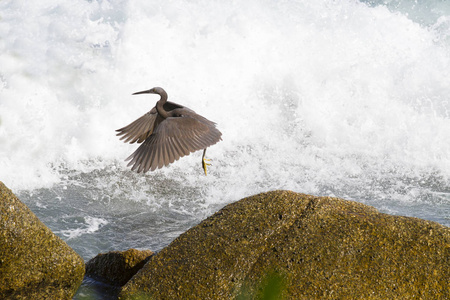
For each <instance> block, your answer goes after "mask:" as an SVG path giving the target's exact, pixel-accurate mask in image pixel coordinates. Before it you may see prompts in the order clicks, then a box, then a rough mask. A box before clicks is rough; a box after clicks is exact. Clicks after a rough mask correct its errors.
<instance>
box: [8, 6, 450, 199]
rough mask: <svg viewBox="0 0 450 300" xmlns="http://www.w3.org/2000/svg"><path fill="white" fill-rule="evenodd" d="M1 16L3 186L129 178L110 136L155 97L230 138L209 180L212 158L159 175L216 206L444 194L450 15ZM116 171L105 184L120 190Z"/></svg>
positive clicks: (318, 9) (129, 10)
mask: <svg viewBox="0 0 450 300" xmlns="http://www.w3.org/2000/svg"><path fill="white" fill-rule="evenodd" d="M0 11H1V22H0V37H1V39H0V49H1V51H0V66H1V67H0V81H1V84H0V97H1V98H0V180H2V181H4V182H5V183H6V184H7V185H8V186H9V187H11V188H13V189H16V190H27V189H34V188H40V187H46V186H47V187H48V186H51V185H52V184H54V183H58V182H59V181H60V180H61V178H62V175H61V174H64V172H66V171H67V170H75V171H77V172H85V173H86V172H91V171H93V170H108V169H110V168H111V166H116V165H117V166H118V170H120V171H125V170H126V166H125V163H123V162H122V160H123V159H124V158H125V157H127V156H128V155H129V154H130V153H131V152H132V151H134V148H135V146H134V145H133V146H131V145H126V144H123V143H122V142H120V141H119V140H118V139H117V138H116V137H115V135H114V129H116V128H120V127H121V126H123V125H126V124H128V123H129V122H130V121H132V120H134V119H135V118H136V117H139V116H140V115H142V114H143V113H144V112H146V111H147V110H149V109H150V108H151V107H152V106H153V105H154V102H155V101H156V100H157V98H156V97H152V96H131V93H132V92H136V91H140V90H143V89H147V88H150V87H153V86H162V87H164V88H165V89H166V90H167V91H168V93H169V98H170V99H171V100H172V101H174V102H178V103H181V104H184V105H186V106H188V107H190V108H192V109H194V110H195V111H197V112H198V113H200V114H202V115H204V116H206V117H208V118H209V119H211V120H213V121H215V122H217V123H218V127H219V129H220V130H221V131H222V133H223V142H221V143H219V144H217V145H216V146H214V147H211V148H210V149H209V150H208V152H207V154H208V156H209V157H211V158H213V160H214V161H213V166H212V167H211V168H210V175H209V176H208V177H204V176H202V173H201V172H202V170H201V169H200V167H199V161H200V154H197V155H191V156H189V157H186V158H183V159H181V160H180V161H178V162H176V163H175V164H173V165H172V166H171V167H170V168H167V169H164V170H160V171H157V173H155V174H158V176H166V178H176V180H179V181H181V182H183V183H184V184H185V185H187V186H192V187H195V186H204V185H209V186H207V187H205V188H203V189H202V192H201V193H202V196H203V198H205V199H206V201H207V202H208V203H215V202H217V201H229V200H230V199H238V198H239V197H242V196H245V195H248V194H252V193H256V192H259V191H265V190H269V189H281V188H283V189H293V190H296V191H303V192H309V193H316V194H329V195H336V196H342V197H345V196H348V197H358V195H365V196H366V197H370V196H373V195H374V193H378V194H377V195H376V196H377V197H379V198H383V197H387V198H389V197H393V194H398V195H400V194H401V195H402V196H403V193H404V194H406V195H408V192H406V191H405V192H404V191H403V189H404V190H408V189H409V187H411V189H412V188H417V186H418V185H420V184H419V183H412V184H411V180H420V178H425V179H424V180H427V179H426V178H427V177H426V176H428V175H430V174H431V175H433V176H434V177H436V178H440V179H442V180H443V181H444V182H448V178H449V175H450V151H449V145H450V134H449V133H450V102H449V96H448V95H450V81H449V80H448V78H450V76H449V75H450V74H449V73H450V71H449V70H450V51H449V45H448V43H447V40H448V37H449V36H450V34H449V31H447V29H448V28H449V27H446V25H445V24H448V23H446V21H445V20H447V19H446V18H447V17H448V16H447V17H446V16H443V15H441V16H440V17H439V18H438V20H437V19H433V20H431V19H427V22H425V23H423V24H419V23H417V20H412V19H410V18H408V17H407V16H405V15H403V14H401V13H398V12H393V11H390V10H389V9H388V8H386V7H384V6H372V7H370V6H367V5H366V4H363V3H360V2H356V1H351V0H348V1H326V0H319V1H281V2H280V1H268V0H267V1H245V2H242V1H241V2H236V1H226V2H218V1H189V2H186V1H110V2H108V1H78V2H67V3H60V2H57V1H54V0H46V1H39V2H36V3H34V2H33V3H29V2H24V1H2V2H0ZM414 21H416V22H414ZM118 162H119V163H118ZM108 172H109V171H108ZM112 173H113V174H114V176H111V177H109V178H108V179H105V180H106V181H110V182H109V183H108V184H105V182H103V183H100V182H98V185H99V186H108V187H110V188H111V189H112V190H114V189H115V191H116V192H119V191H117V190H120V186H121V185H120V184H121V181H122V179H121V175H120V173H119V175H117V173H116V172H115V171H114V172H112ZM424 174H425V175H424ZM431 175H430V176H431ZM424 176H425V177H424ZM148 178H149V180H150V182H151V180H152V175H148ZM392 178H397V179H392ZM417 178H419V179H417ZM402 180H403V181H402ZM408 180H409V183H405V182H406V181H408ZM116 183H117V184H116ZM408 184H409V185H408ZM149 185H150V186H151V183H149ZM395 185H397V186H401V187H400V188H395V187H393V186H395ZM131 189H132V191H129V194H130V195H132V194H133V193H134V192H136V194H139V193H140V191H139V189H140V187H139V186H137V187H133V188H131ZM145 189H148V187H145ZM136 190H138V191H136ZM121 193H123V191H121ZM412 197H413V196H411V197H410V198H408V199H412ZM187 199H188V200H189V201H191V200H192V199H189V197H187ZM218 199H221V200H218ZM158 205H159V204H158Z"/></svg>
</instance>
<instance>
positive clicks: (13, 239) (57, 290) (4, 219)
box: [0, 182, 84, 299]
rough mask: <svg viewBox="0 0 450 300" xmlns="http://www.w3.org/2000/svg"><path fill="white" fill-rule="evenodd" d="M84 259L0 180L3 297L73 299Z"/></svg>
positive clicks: (0, 270)
mask: <svg viewBox="0 0 450 300" xmlns="http://www.w3.org/2000/svg"><path fill="white" fill-rule="evenodd" d="M83 275H84V261H83V259H82V258H81V257H80V256H79V255H78V254H77V253H75V251H73V250H72V249H71V248H70V247H69V246H68V245H67V244H66V243H65V242H64V241H63V240H61V239H60V238H59V237H57V236H56V235H54V234H53V233H52V232H51V230H50V229H49V228H47V227H46V226H45V225H44V224H43V223H42V222H41V221H39V219H38V218H37V217H36V216H35V215H34V214H33V213H32V212H31V210H30V209H29V208H28V207H27V206H26V205H25V204H23V203H22V202H20V200H19V199H17V197H16V196H15V195H14V194H13V193H12V192H11V191H10V190H9V189H8V188H7V187H6V186H5V185H4V184H3V183H2V182H0V278H1V280H0V299H72V297H73V295H74V294H75V292H76V290H77V288H78V287H79V286H80V284H81V281H82V280H83Z"/></svg>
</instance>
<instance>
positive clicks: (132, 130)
mask: <svg viewBox="0 0 450 300" xmlns="http://www.w3.org/2000/svg"><path fill="white" fill-rule="evenodd" d="M162 120H163V118H161V116H159V115H158V114H157V112H156V108H153V109H152V110H151V111H149V112H148V113H146V114H145V115H143V116H142V117H140V118H139V119H137V120H136V121H134V122H132V123H130V124H129V125H127V126H125V127H123V128H120V129H117V130H116V131H117V132H118V133H117V135H118V136H120V135H121V136H122V137H121V138H120V139H121V140H124V142H125V143H128V142H129V143H130V144H132V143H135V142H138V143H142V142H143V141H145V139H146V138H148V137H149V136H150V135H151V134H152V132H153V129H154V128H155V127H156V126H155V125H157V123H160V122H161V121H162Z"/></svg>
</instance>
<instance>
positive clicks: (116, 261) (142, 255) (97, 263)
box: [86, 249, 153, 286]
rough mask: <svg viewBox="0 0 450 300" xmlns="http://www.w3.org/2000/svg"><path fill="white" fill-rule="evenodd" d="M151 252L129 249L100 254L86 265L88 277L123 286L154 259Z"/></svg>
mask: <svg viewBox="0 0 450 300" xmlns="http://www.w3.org/2000/svg"><path fill="white" fill-rule="evenodd" d="M152 255H153V252H152V251H150V250H137V249H128V250H126V251H110V252H107V253H100V254H98V255H97V256H96V257H94V258H92V259H90V260H89V261H88V262H87V263H86V276H89V277H92V278H94V279H97V280H100V281H102V282H105V283H108V284H110V285H114V286H122V285H124V284H125V283H127V282H128V280H130V279H131V277H133V276H134V274H136V273H137V272H138V271H139V270H140V269H141V268H142V267H143V266H144V265H145V263H146V262H147V261H148V260H149V259H150V258H151V257H152Z"/></svg>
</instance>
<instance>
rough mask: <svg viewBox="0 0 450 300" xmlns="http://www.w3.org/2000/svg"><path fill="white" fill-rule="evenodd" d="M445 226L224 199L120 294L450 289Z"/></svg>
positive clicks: (276, 295) (348, 207)
mask: <svg viewBox="0 0 450 300" xmlns="http://www.w3.org/2000/svg"><path fill="white" fill-rule="evenodd" d="M449 278H450V229H449V228H447V227H444V226H442V225H439V224H437V223H434V222H430V221H425V220H420V219H416V218H410V217H400V216H391V215H387V214H383V213H379V212H378V211H377V210H376V209H375V208H373V207H370V206H367V205H364V204H361V203H357V202H352V201H346V200H342V199H337V198H329V197H313V196H309V195H303V194H297V193H293V192H289V191H274V192H269V193H264V194H260V195H256V196H253V197H249V198H246V199H243V200H241V201H238V202H236V203H233V204H230V205H228V206H226V207H224V208H223V209H222V210H220V211H219V212H217V213H216V214H214V215H213V216H211V217H209V218H208V219H206V220H204V221H203V222H202V223H200V224H199V225H197V226H195V227H193V228H192V229H190V230H188V231H187V232H185V233H184V234H182V235H181V236H179V237H178V238H177V239H175V240H174V241H173V242H172V243H171V244H170V245H169V246H168V247H166V248H165V249H163V250H162V251H161V252H159V253H158V254H157V255H155V256H154V257H153V258H152V259H151V260H150V261H149V262H148V263H147V264H146V265H145V266H144V267H143V268H142V269H141V271H140V272H139V273H138V274H136V275H135V276H134V277H133V278H132V279H131V280H130V281H129V282H128V283H127V284H126V285H125V286H123V288H122V290H121V293H120V295H119V298H120V299H129V298H132V299H135V298H136V299H139V298H142V299H145V298H150V297H151V299H188V298H190V297H192V295H195V297H196V298H198V299H233V298H234V299H263V298H265V299H268V298H270V297H271V299H409V298H413V297H415V298H419V299H449V298H450V285H449Z"/></svg>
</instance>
